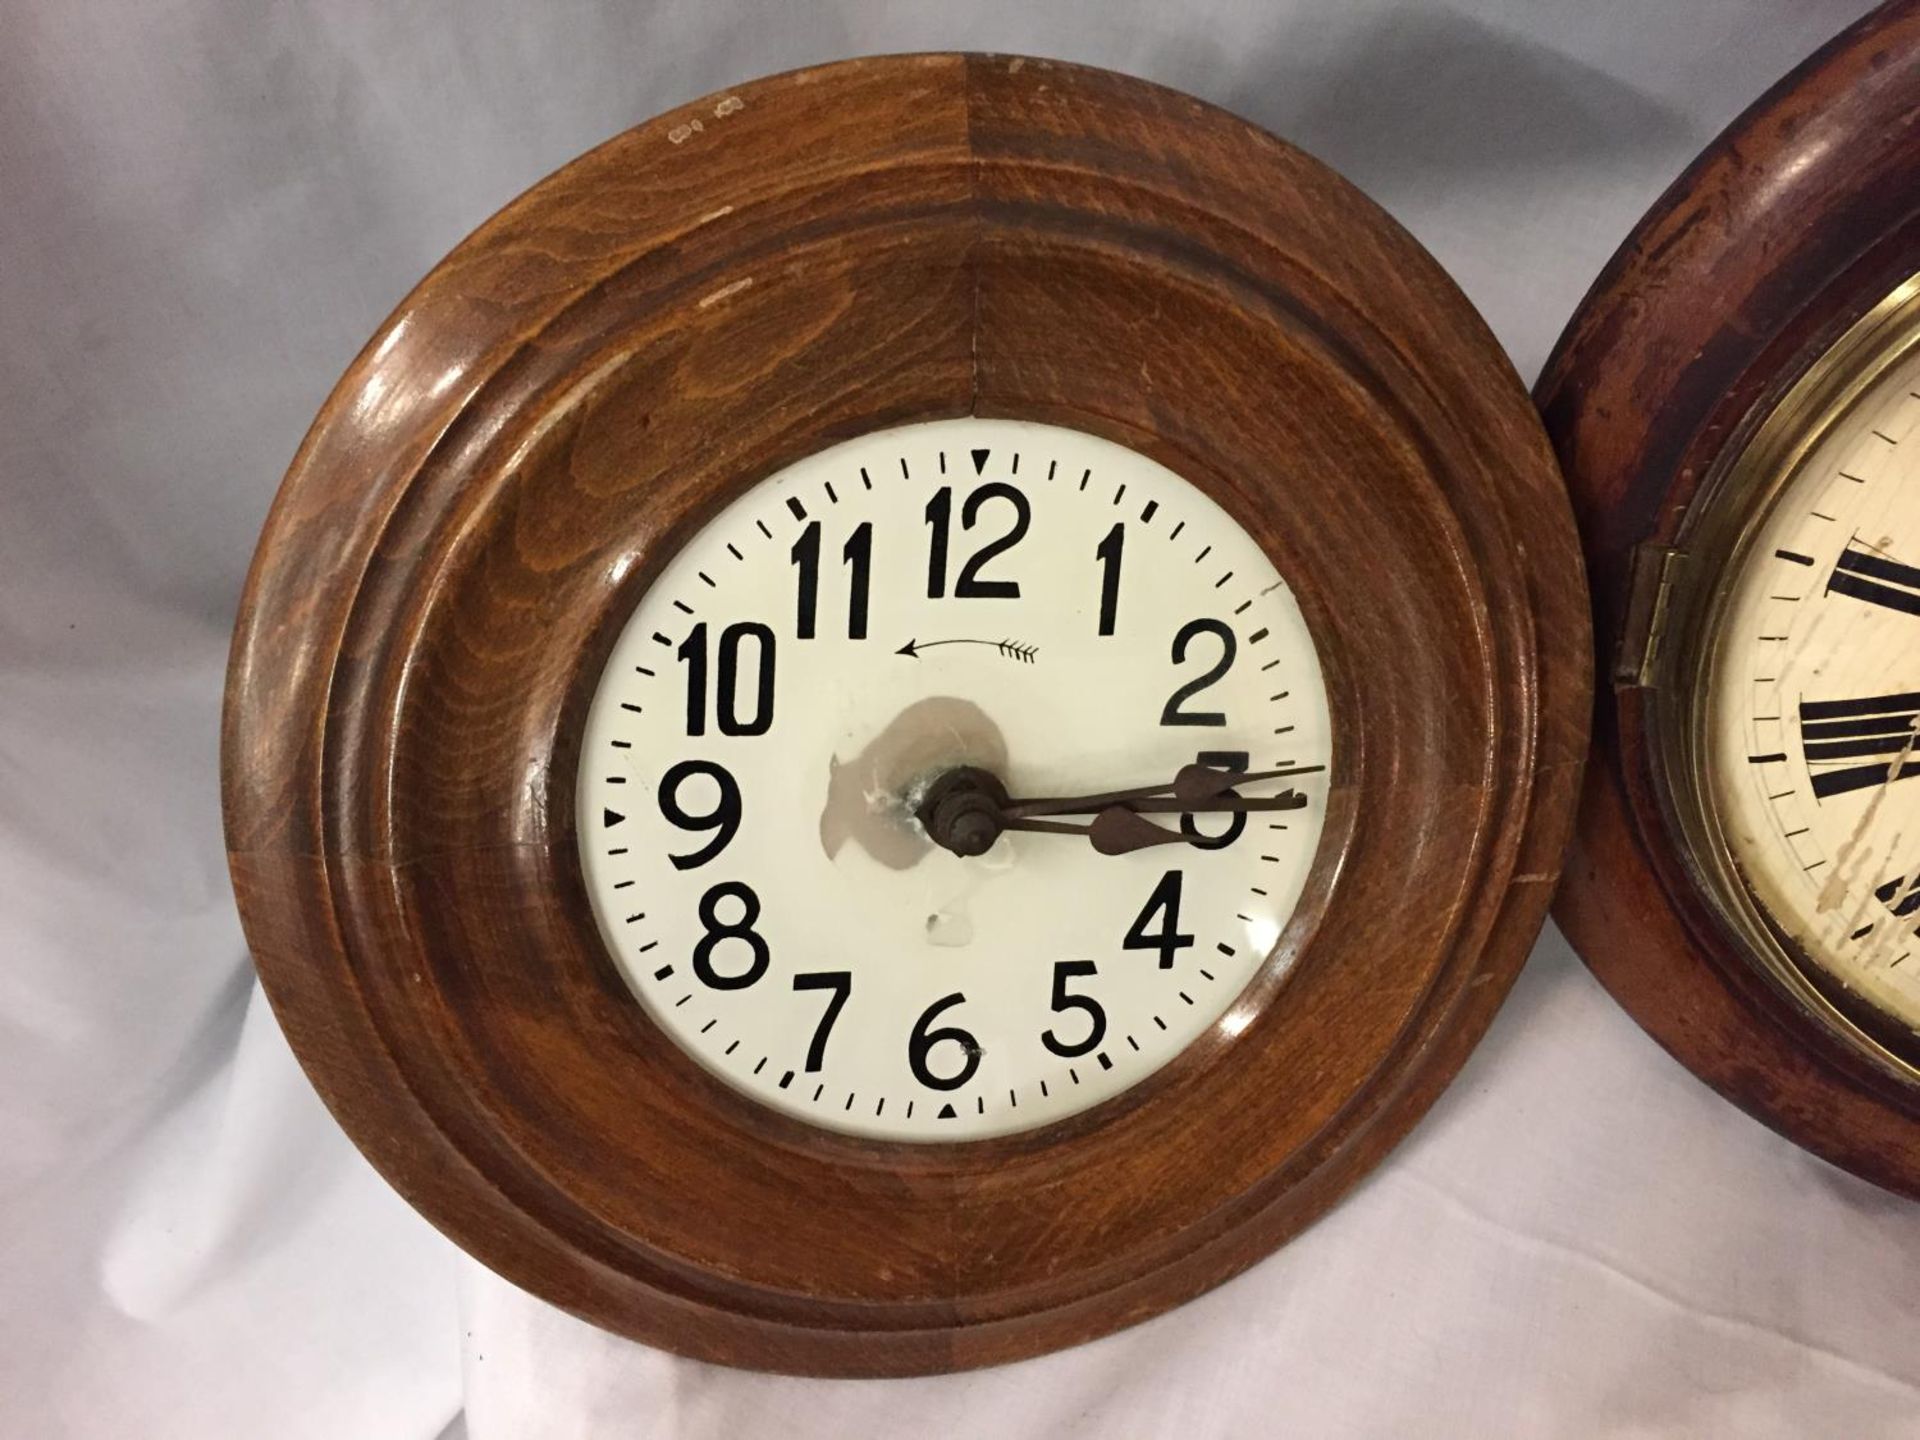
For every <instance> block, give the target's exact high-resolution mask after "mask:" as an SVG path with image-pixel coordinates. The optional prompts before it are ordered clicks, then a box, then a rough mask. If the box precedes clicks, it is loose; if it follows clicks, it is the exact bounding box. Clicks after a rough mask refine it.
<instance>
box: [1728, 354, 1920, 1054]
mask: <svg viewBox="0 0 1920 1440" xmlns="http://www.w3.org/2000/svg"><path fill="white" fill-rule="evenodd" d="M1708 704H1709V721H1708V723H1709V729H1710V737H1711V746H1712V752H1711V754H1710V756H1709V763H1708V767H1707V769H1708V773H1709V774H1711V775H1712V776H1713V777H1714V784H1715V799H1716V803H1717V807H1718V811H1719V815H1720V820H1721V824H1722V826H1723V828H1724V831H1725V834H1726V838H1727V841H1728V844H1729V846H1730V847H1731V850H1732V852H1733V855H1734V858H1735V861H1736V863H1737V864H1738V865H1739V866H1740V868H1741V870H1742V872H1743V873H1744V875H1745V877H1746V879H1747V882H1748V884H1749V885H1750V887H1751V888H1752V890H1753V892H1754V894H1755V896H1756V898H1757V899H1758V900H1759V901H1760V903H1761V904H1762V905H1763V906H1764V907H1765V909H1766V911H1767V913H1768V914H1769V915H1770V916H1771V917H1772V918H1773V920H1774V921H1775V922H1776V924H1777V925H1778V926H1779V927H1780V928H1781V929H1782V930H1784V931H1785V932H1786V934H1787V935H1789V936H1790V937H1791V938H1792V939H1793V940H1794V941H1796V942H1797V943H1798V945H1799V946H1800V947H1801V948H1802V949H1803V950H1804V951H1805V953H1806V955H1807V957H1808V958H1809V959H1810V960H1811V961H1812V963H1814V964H1815V965H1817V966H1819V967H1820V968H1821V969H1822V970H1823V971H1824V972H1825V973H1826V974H1827V976H1829V977H1830V978H1831V979H1833V980H1836V981H1838V982H1840V983H1841V984H1842V985H1844V986H1846V987H1848V988H1849V989H1851V990H1853V991H1855V992H1857V993H1858V994H1859V995H1861V996H1862V997H1864V998H1866V999H1867V1000H1869V1001H1870V1002H1872V1003H1873V1004H1874V1005H1875V1006H1877V1007H1878V1008H1879V1009H1880V1010H1882V1011H1884V1012H1886V1013H1888V1014H1891V1015H1892V1016H1895V1017H1897V1018H1898V1019H1899V1020H1901V1021H1902V1022H1904V1023H1905V1024H1906V1025H1907V1026H1908V1027H1910V1028H1914V1029H1920V935H1916V933H1915V932H1916V927H1920V735H1917V734H1916V726H1920V354H1913V355H1909V356H1907V357H1906V358H1905V359H1904V360H1902V361H1900V362H1899V363H1897V364H1895V365H1893V366H1892V367H1891V368H1889V369H1887V370H1886V371H1884V372H1883V373H1882V374H1881V375H1880V376H1879V378H1878V379H1877V380H1875V381H1874V383H1873V384H1872V386H1871V388H1870V389H1869V390H1868V391H1867V392H1866V393H1865V394H1864V395H1863V396H1862V397H1861V398H1860V400H1859V401H1858V402H1857V403H1856V404H1855V405H1854V406H1853V408H1852V409H1851V410H1850V411H1849V412H1848V413H1847V415H1846V416H1845V417H1844V418H1843V419H1842V420H1841V421H1840V422H1839V423H1838V424H1837V425H1835V426H1834V427H1833V428H1832V429H1830V430H1829V431H1828V432H1827V433H1826V435H1825V436H1824V437H1823V438H1822V440H1821V441H1820V442H1819V443H1818V444H1817V445H1815V446H1814V447H1813V448H1812V449H1811V450H1810V451H1809V452H1808V453H1807V454H1806V455H1805V457H1804V459H1803V460H1802V461H1801V462H1800V464H1799V466H1798V468H1797V470H1796V472H1795V473H1794V474H1793V475H1792V476H1791V478H1790V479H1789V480H1788V481H1787V483H1786V484H1785V486H1784V487H1783V488H1782V490H1781V492H1780V494H1779V496H1778V498H1777V500H1776V502H1775V505H1774V508H1773V510H1772V512H1771V513H1770V515H1769V516H1768V518H1767V519H1766V521H1765V522H1764V524H1763V525H1762V526H1761V527H1760V529H1759V530H1758V532H1757V534H1756V536H1755V538H1754V541H1753V543H1752V544H1751V545H1750V546H1749V547H1748V549H1747V551H1746V553H1745V557H1744V561H1743V563H1742V564H1741V566H1740V568H1739V569H1738V570H1737V571H1736V573H1735V575H1734V578H1733V582H1732V590H1731V593H1730V596H1729V598H1728V601H1727V609H1726V612H1725V620H1724V622H1723V624H1722V627H1721V629H1720V633H1719V640H1718V650H1717V654H1716V656H1715V663H1714V670H1713V675H1712V679H1711V682H1710V692H1709V697H1708Z"/></svg>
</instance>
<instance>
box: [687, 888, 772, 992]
mask: <svg viewBox="0 0 1920 1440" xmlns="http://www.w3.org/2000/svg"><path fill="white" fill-rule="evenodd" d="M722 900H737V901H738V902H739V903H740V918H739V919H738V920H733V921H723V920H721V918H720V913H719V912H720V902H721V901H722ZM759 918H760V897H759V896H758V895H756V894H754V893H753V887H752V886H751V885H747V884H745V883H743V882H741V881H739V880H723V881H721V882H720V883H719V884H718V885H714V886H712V887H710V888H709V889H708V890H707V893H706V894H704V895H702V896H701V897H700V924H701V926H702V928H704V929H705V931H706V933H705V934H704V935H702V936H701V937H700V943H699V944H697V945H695V946H694V947H693V973H694V974H695V975H698V976H699V977H700V983H701V984H703V985H707V986H710V987H711V988H713V989H715V990H744V989H746V988H747V987H748V986H749V985H751V984H753V983H754V982H755V981H756V980H758V979H759V978H760V977H761V976H762V975H764V974H766V973H767V965H768V963H769V962H770V961H771V960H772V959H773V954H772V952H771V951H770V950H769V949H768V948H767V941H766V937H765V936H763V935H761V934H760V933H759V932H758V931H757V930H755V929H754V928H753V922H754V921H756V920H758V919H759ZM723 940H739V941H742V942H744V943H745V945H746V947H747V949H748V951H749V952H750V954H751V956H752V959H751V960H750V961H749V962H748V964H747V968H746V969H744V970H742V971H741V972H740V973H739V974H738V975H723V974H721V973H720V972H719V971H718V970H716V969H714V966H713V952H714V951H715V950H716V949H718V948H719V945H720V942H721V941H723Z"/></svg>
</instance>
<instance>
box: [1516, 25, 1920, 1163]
mask: <svg viewBox="0 0 1920 1440" xmlns="http://www.w3.org/2000/svg"><path fill="white" fill-rule="evenodd" d="M1916 277H1920V6H1916V5H1914V4H1900V5H1890V6H1886V7H1884V8H1882V9H1881V10H1879V11H1877V12H1876V13H1875V14H1873V15H1872V16H1870V17H1869V18H1867V19H1866V20H1864V21H1863V22H1861V23H1860V24H1859V25H1858V26H1856V27H1855V28H1854V29H1852V30H1850V31H1848V32H1847V33H1845V34H1844V35H1842V36H1840V37H1839V38H1838V39H1837V40H1835V41H1834V42H1833V43H1832V44H1830V45H1829V46H1828V47H1827V48H1826V49H1825V50H1823V51H1822V52H1821V53H1819V54H1818V55H1816V56H1814V57H1813V59H1811V60H1810V61H1808V62H1807V64H1806V65H1805V66H1803V67H1802V68H1801V69H1800V70H1798V71H1797V72H1795V73H1794V74H1793V75H1791V76H1789V77H1788V78H1787V79H1786V80H1785V81H1783V82H1782V83H1781V84H1780V85H1779V86H1777V87H1776V88H1775V89H1774V90H1773V91H1772V92H1771V93H1769V94H1768V95H1767V96H1766V97H1765V98H1764V99H1762V100H1761V101H1760V102H1759V103H1758V104H1756V105H1755V106H1754V107H1753V108H1752V109H1751V110H1749V111H1748V112H1747V113H1746V114H1745V115H1743V116H1742V117H1741V118H1740V119H1739V120H1738V121H1736V122H1735V123H1734V124H1733V126H1732V127H1731V128H1730V129H1729V130H1728V131H1727V132H1726V133H1725V134H1723V135H1722V136H1720V138H1719V139H1718V140H1716V141H1715V142H1714V144H1713V145H1712V146H1711V147H1710V148H1709V149H1708V150H1707V151H1706V152H1705V153H1704V154H1703V155H1702V156H1701V157H1700V158H1699V160H1698V161H1696V162H1695V164H1694V166H1693V168H1692V169H1690V170H1689V171H1688V172H1687V173H1686V174H1685V175H1684V176H1682V177H1681V178H1680V180H1679V181H1678V182H1677V183H1676V184H1675V185H1674V187H1673V188H1672V189H1671V190H1670V191H1668V193H1667V194H1666V196H1665V197H1664V198H1663V199H1662V200H1661V201H1660V202H1659V204H1658V205H1656V206H1655V207H1654V209H1653V211H1652V212H1651V213H1650V214H1649V215H1648V216H1647V217H1646V219H1645V220H1644V221H1642V222H1641V225H1640V227H1639V229H1638V230H1636V231H1635V232H1634V234H1633V236H1632V237H1631V238H1630V239H1629V240H1628V241H1627V243H1626V245H1625V246H1624V247H1623V248H1622V249H1621V251H1620V253H1619V254H1618V255H1617V256H1615V258H1614V260H1613V262H1612V264H1611V265H1610V266H1609V267H1608V269H1607V270H1606V272H1605V273H1604V274H1603V275H1602V276H1601V278H1600V280H1599V281H1598V282H1597V283H1596V285H1595V286H1594V289H1593V292H1592V293H1591V294H1590V295H1589V296H1588V297H1587V299H1586V302H1585V303H1584V304H1583V305H1582V307H1581V309H1580V312H1579V314H1578V315H1577V316H1576V318H1575V319H1574V321H1573V323H1572V324H1571V325H1570V326H1569V328H1568V330H1567V332H1566V334H1565V335H1564V336H1563V337H1562V339H1561V342H1560V345H1559V347H1558V350H1557V352H1556V353H1555V355H1554V357H1553V358H1552V360H1551V361H1550V362H1549V364H1548V366H1547V369H1546V372H1545V374H1544V376H1543V377H1542V379H1541V382H1540V386H1539V391H1538V394H1539V399H1540V403H1541V406H1542V409H1543V411H1544V413H1545V415H1546V417H1547V421H1548V425H1549V428H1550V430H1551V432H1552V435H1553V438H1554V442H1555V444H1556V446H1557V447H1558V450H1559V453H1560V457H1561V461H1562V464H1563V465H1564V467H1565V470H1566V474H1567V478H1568V482H1569V484H1570V486H1571V487H1572V490H1573V494H1574V499H1575V505H1576V508H1577V510H1578V512H1579V515H1580V520H1581V527H1582V532H1583V535H1584V539H1585V542H1586V549H1587V559H1588V564H1589V567H1590V571H1591V574H1592V578H1593V586H1594V599H1595V605H1596V616H1597V619H1596V628H1597V636H1598V641H1599V644H1598V650H1599V655H1600V658H1601V662H1602V665H1603V667H1604V672H1603V674H1602V676H1601V694H1602V700H1601V703H1600V705H1599V716H1598V723H1597V732H1598V733H1597V740H1596V762H1597V763H1596V764H1595V765H1594V766H1593V769H1592V772H1591V775H1590V778H1589V781H1588V784H1587V787H1586V795H1585V800H1584V802H1583V808H1582V814H1581V820H1580V826H1579V838H1578V841H1577V843H1576V846H1575V850H1574V853H1573V857H1572V858H1571V860H1570V861H1569V864H1568V875H1567V881H1566V884H1565V887H1564V889H1563V891H1562V894H1561V898H1560V901H1559V905H1558V910H1557V914H1558V916H1559V919H1560V922H1561V924H1562V925H1563V926H1564V928H1565V930H1566V932H1567V934H1568V936H1569V937H1570V938H1571V939H1572V941H1573V943H1574V945H1575V946H1576V947H1577V948H1578V949H1579V950H1580V952H1581V954H1582V955H1583V956H1584V957H1585V958H1586V960H1587V963H1588V964H1589V965H1590V966H1591V967H1592V968H1593V970H1594V971H1595V973H1596V974H1597V975H1598V976H1599V977H1600V979H1601V980H1602V981H1603V982H1604V983H1605V984H1606V986H1607V987H1608V988H1609V989H1610V990H1611V991H1612V992H1613V994H1614V995H1615V996H1617V997H1618V998H1619V1000H1620V1001H1621V1003H1622V1004H1624V1005H1625V1006H1626V1007H1627V1009H1628V1010H1629V1011H1631V1012H1632V1013H1633V1015H1634V1016H1635V1017H1636V1018H1637V1019H1638V1020H1639V1021H1640V1023H1641V1024H1642V1025H1643V1026H1645V1027H1646V1028H1647V1029H1648V1030H1649V1031H1651V1032H1652V1033H1653V1035H1654V1036H1655V1037H1656V1038H1658V1039H1659V1040H1660V1042H1661V1043H1662V1044H1663V1045H1665V1046H1666V1047H1667V1048H1668V1049H1669V1050H1670V1051H1672V1052H1673V1053H1674V1054H1675V1055H1676V1056H1677V1057H1678V1058H1679V1059H1680V1060H1681V1061H1682V1062H1683V1063H1684V1064H1686V1065H1687V1066H1688V1067H1689V1068H1691V1069H1692V1070H1694V1071H1695V1072H1696V1073H1698V1074H1699V1075H1701V1076H1702V1077H1703V1078H1705V1079H1706V1080H1707V1081H1709V1082H1710V1083H1711V1084H1713V1085H1714V1086H1715V1087H1717V1088H1718V1089H1719V1090H1720V1091H1721V1092H1722V1093H1724V1094H1726V1095H1728V1096H1729V1097H1731V1098H1732V1099H1734V1100H1735V1101H1737V1102H1738V1103H1740V1104H1741V1105H1743V1106H1745V1107H1746V1108H1747V1109H1748V1110H1749V1111H1751V1112H1752V1113H1753V1114H1755V1115H1757V1116H1759V1117H1760V1118H1761V1119H1763V1120H1765V1121H1767V1122H1768V1123H1769V1124H1772V1125H1773V1126H1775V1127H1776V1128H1777V1129H1779V1130H1781V1131H1782V1132H1784V1133H1785V1134H1787V1135H1789V1136H1791V1137H1793V1138H1794V1139H1796V1140H1798V1141H1800V1142H1801V1143H1802V1144H1804V1145H1806V1146H1808V1147H1809V1148H1811V1149H1813V1150H1815V1151H1817V1152H1819V1153H1820V1154H1822V1155H1824V1156H1826V1157H1827V1158H1828V1159H1830V1160H1832V1161H1834V1162H1835V1163H1837V1164H1840V1165H1843V1166H1845V1167H1847V1168H1848V1169H1850V1170H1853V1171H1855V1172H1857V1173H1858V1174H1861V1175H1864V1176H1866V1177H1868V1178H1870V1179H1873V1180H1876V1181H1878V1182H1880V1183H1881V1184H1883V1185H1886V1186H1889V1187H1891V1188H1893V1189H1896V1190H1901V1191H1904V1192H1906V1193H1908V1194H1920V933H1916V932H1917V931H1920V748H1917V747H1920V741H1917V740H1916V726H1917V725H1920V279H1917V278H1916Z"/></svg>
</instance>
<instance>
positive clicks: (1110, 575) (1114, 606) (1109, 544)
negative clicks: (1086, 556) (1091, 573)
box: [1093, 520, 1127, 635]
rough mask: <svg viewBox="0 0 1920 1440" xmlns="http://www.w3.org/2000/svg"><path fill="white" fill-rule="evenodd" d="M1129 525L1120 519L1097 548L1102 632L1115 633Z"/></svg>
mask: <svg viewBox="0 0 1920 1440" xmlns="http://www.w3.org/2000/svg"><path fill="white" fill-rule="evenodd" d="M1126 544H1127V527H1126V526H1125V525H1123V524H1121V523H1120V522H1119V521H1117V520H1116V521H1115V522H1114V526H1113V528H1112V529H1111V530H1109V531H1108V532H1107V538H1106V539H1104V540H1102V541H1101V542H1100V544H1099V545H1098V546H1097V547H1096V548H1095V550H1094V552H1093V555H1094V558H1095V559H1096V560H1098V561H1099V562H1100V633H1101V634H1102V635H1111V634H1113V622H1114V617H1115V614H1116V613H1117V612H1118V610H1119V609H1120V552H1121V551H1122V550H1123V549H1125V548H1126Z"/></svg>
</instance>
